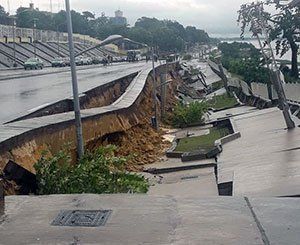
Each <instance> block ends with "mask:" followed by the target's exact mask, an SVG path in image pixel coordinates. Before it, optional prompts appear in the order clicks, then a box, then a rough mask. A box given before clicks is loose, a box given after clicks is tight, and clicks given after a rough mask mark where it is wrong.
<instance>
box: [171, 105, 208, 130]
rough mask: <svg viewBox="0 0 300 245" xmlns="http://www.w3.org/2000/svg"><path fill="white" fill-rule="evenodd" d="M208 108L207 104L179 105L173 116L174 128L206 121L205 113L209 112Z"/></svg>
mask: <svg viewBox="0 0 300 245" xmlns="http://www.w3.org/2000/svg"><path fill="white" fill-rule="evenodd" d="M207 110H208V106H207V104H206V103H205V102H198V101H195V102H192V103H190V104H188V105H184V104H181V103H179V104H177V105H176V107H175V109H174V112H173V115H172V124H173V126H174V127H181V128H182V127H187V126H191V125H195V124H199V123H202V122H203V121H204V117H203V116H204V113H205V112H207Z"/></svg>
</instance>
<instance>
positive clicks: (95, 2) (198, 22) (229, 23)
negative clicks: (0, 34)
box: [1, 0, 247, 34]
mask: <svg viewBox="0 0 300 245" xmlns="http://www.w3.org/2000/svg"><path fill="white" fill-rule="evenodd" d="M1 1H4V0H1ZM30 2H31V0H10V5H11V10H12V11H15V10H16V9H17V7H18V6H20V4H22V5H23V6H28V5H29V3H30ZM32 2H33V3H34V4H35V6H36V7H38V8H40V9H42V10H50V0H32ZM244 2H247V0H209V1H208V0H109V1H99V0H84V1H83V0H71V5H72V8H74V9H75V10H77V11H84V10H88V11H91V12H94V13H95V14H96V15H100V14H101V13H102V12H105V13H106V15H109V16H112V15H113V14H114V11H115V10H116V9H118V8H120V9H121V10H123V12H124V15H125V16H126V17H127V18H128V21H129V23H130V24H132V25H133V24H134V23H135V21H136V20H137V19H138V18H139V17H142V16H148V17H156V18H159V19H171V20H177V21H179V22H181V23H182V24H184V25H194V26H197V27H198V28H202V29H205V30H207V31H208V32H209V33H224V34H226V33H237V34H238V32H239V28H238V27H237V24H236V18H237V10H238V9H239V6H240V4H242V3H244ZM52 4H53V10H54V11H58V9H62V8H63V7H64V0H52ZM3 5H4V7H6V8H7V6H6V4H5V3H4V4H3Z"/></svg>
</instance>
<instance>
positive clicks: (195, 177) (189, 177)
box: [181, 175, 199, 180]
mask: <svg viewBox="0 0 300 245" xmlns="http://www.w3.org/2000/svg"><path fill="white" fill-rule="evenodd" d="M198 178H199V176H198V175H195V176H184V177H181V179H182V180H189V179H198Z"/></svg>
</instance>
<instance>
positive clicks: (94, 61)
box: [92, 56, 102, 65]
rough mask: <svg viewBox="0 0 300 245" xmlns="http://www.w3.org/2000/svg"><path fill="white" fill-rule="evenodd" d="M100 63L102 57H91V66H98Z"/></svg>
mask: <svg viewBox="0 0 300 245" xmlns="http://www.w3.org/2000/svg"><path fill="white" fill-rule="evenodd" d="M101 62H102V57H98V56H97V57H96V56H95V57H93V59H92V64H95V65H96V64H100V63H101Z"/></svg>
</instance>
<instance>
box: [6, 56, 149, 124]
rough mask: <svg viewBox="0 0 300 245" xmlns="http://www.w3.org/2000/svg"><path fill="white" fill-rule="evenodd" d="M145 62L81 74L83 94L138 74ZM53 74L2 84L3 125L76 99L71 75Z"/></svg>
mask: <svg viewBox="0 0 300 245" xmlns="http://www.w3.org/2000/svg"><path fill="white" fill-rule="evenodd" d="M144 66H145V63H144V62H141V63H135V64H132V63H131V64H128V63H126V64H122V65H112V66H109V67H103V66H95V67H93V68H89V69H80V70H78V72H77V74H78V85H79V93H83V92H85V91H87V90H89V89H92V88H95V87H98V86H100V85H103V84H106V83H108V82H110V81H112V80H116V79H118V78H121V77H124V76H127V75H129V74H132V73H135V72H138V71H139V70H141V69H142V67H144ZM64 71H65V72H53V73H48V74H41V75H39V76H33V77H32V76H31V77H27V76H25V75H26V73H24V76H23V77H22V76H20V74H17V76H16V78H12V77H11V76H7V77H8V78H9V79H7V80H1V81H0V110H1V114H0V123H1V124H3V123H5V122H7V121H10V120H13V119H15V118H17V117H18V116H20V115H24V114H26V113H30V112H32V111H34V110H36V109H37V108H41V107H43V106H46V105H48V104H51V103H53V102H56V101H58V100H62V99H64V98H69V97H71V96H72V87H71V78H70V72H69V71H68V70H66V69H65V70H64Z"/></svg>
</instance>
